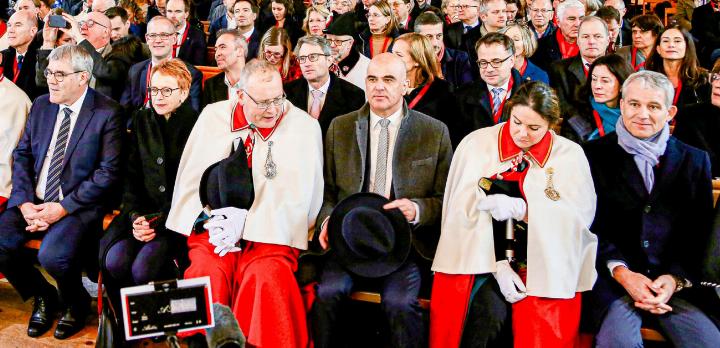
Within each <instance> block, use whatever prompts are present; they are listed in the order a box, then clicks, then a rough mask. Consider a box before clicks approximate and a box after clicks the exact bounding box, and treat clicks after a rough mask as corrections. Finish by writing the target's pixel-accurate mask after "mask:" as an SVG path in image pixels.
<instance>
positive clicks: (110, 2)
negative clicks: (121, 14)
mask: <svg viewBox="0 0 720 348" xmlns="http://www.w3.org/2000/svg"><path fill="white" fill-rule="evenodd" d="M111 7H115V0H95V1H93V3H92V11H93V12H100V13H105V11H107V10H108V9H109V8H111Z"/></svg>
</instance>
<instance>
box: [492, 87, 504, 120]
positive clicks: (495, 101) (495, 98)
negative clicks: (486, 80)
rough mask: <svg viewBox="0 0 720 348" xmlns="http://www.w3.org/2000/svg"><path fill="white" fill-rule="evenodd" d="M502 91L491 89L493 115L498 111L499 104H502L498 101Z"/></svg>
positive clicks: (500, 89) (501, 89) (502, 89)
mask: <svg viewBox="0 0 720 348" xmlns="http://www.w3.org/2000/svg"><path fill="white" fill-rule="evenodd" d="M504 90H505V89H504V88H493V89H492V90H490V91H491V92H492V95H493V115H495V114H497V112H498V109H499V108H500V103H502V101H501V100H500V94H502V92H503V91H504Z"/></svg>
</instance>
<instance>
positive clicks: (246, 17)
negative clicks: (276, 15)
mask: <svg viewBox="0 0 720 348" xmlns="http://www.w3.org/2000/svg"><path fill="white" fill-rule="evenodd" d="M233 11H234V13H235V21H236V22H237V30H238V31H239V32H240V34H242V35H243V36H244V37H245V41H246V42H247V44H248V49H247V54H246V55H245V57H246V60H250V59H253V58H257V54H258V49H259V47H260V36H262V33H260V32H259V31H258V30H257V28H255V20H256V19H257V16H258V11H260V9H259V8H258V6H257V5H255V3H254V2H252V1H250V0H238V1H236V2H235V5H233Z"/></svg>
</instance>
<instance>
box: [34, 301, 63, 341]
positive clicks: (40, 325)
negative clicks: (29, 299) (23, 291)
mask: <svg viewBox="0 0 720 348" xmlns="http://www.w3.org/2000/svg"><path fill="white" fill-rule="evenodd" d="M57 303H58V300H57V296H55V295H49V296H35V297H34V298H33V311H32V315H30V322H29V323H28V328H27V334H28V336H30V337H40V336H42V335H43V334H44V333H46V332H47V331H48V330H50V328H51V327H52V324H53V321H54V320H55V315H56V314H57Z"/></svg>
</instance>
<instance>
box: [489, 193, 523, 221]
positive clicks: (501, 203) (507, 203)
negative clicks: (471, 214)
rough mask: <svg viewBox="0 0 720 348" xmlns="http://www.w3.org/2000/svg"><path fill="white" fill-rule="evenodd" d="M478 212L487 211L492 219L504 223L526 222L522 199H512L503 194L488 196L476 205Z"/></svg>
mask: <svg viewBox="0 0 720 348" xmlns="http://www.w3.org/2000/svg"><path fill="white" fill-rule="evenodd" d="M477 207H478V209H479V210H483V211H488V212H489V213H490V215H492V217H493V219H495V220H497V221H505V220H507V219H510V218H512V219H515V221H527V203H525V201H524V200H523V199H522V198H514V197H510V196H507V195H503V194H494V195H489V196H487V197H485V198H483V199H482V200H481V201H480V203H478V205H477Z"/></svg>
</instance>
